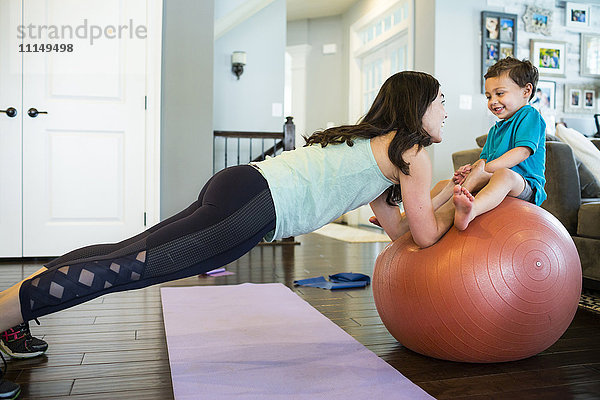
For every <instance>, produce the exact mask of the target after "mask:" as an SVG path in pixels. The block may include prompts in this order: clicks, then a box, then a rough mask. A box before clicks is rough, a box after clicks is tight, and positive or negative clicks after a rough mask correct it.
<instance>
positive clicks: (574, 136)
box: [556, 125, 600, 182]
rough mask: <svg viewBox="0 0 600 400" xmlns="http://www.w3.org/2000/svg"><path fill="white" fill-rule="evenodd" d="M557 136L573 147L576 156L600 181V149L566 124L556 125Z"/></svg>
mask: <svg viewBox="0 0 600 400" xmlns="http://www.w3.org/2000/svg"><path fill="white" fill-rule="evenodd" d="M556 136H558V138H559V139H560V140H562V141H563V142H565V143H567V144H568V145H569V146H571V149H573V153H574V154H575V156H576V157H577V158H578V159H579V160H581V162H582V163H583V164H584V165H585V166H586V167H587V168H588V169H589V171H590V172H591V174H592V175H593V176H594V178H595V179H596V181H597V182H600V150H598V148H597V147H596V146H594V144H593V143H592V142H591V141H590V140H589V139H588V138H587V137H585V136H583V135H582V134H581V133H579V132H577V131H576V130H575V129H571V128H567V127H565V126H564V125H558V126H557V127H556Z"/></svg>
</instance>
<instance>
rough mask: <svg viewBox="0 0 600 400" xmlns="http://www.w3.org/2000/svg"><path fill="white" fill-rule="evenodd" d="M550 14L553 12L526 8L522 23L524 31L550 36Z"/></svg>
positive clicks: (537, 8) (544, 9) (538, 8)
mask: <svg viewBox="0 0 600 400" xmlns="http://www.w3.org/2000/svg"><path fill="white" fill-rule="evenodd" d="M552 14H553V11H552V10H549V9H546V8H540V7H533V6H527V9H526V10H525V14H523V22H525V31H527V32H533V33H541V34H542V35H546V36H549V35H551V34H552Z"/></svg>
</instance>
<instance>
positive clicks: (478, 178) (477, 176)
mask: <svg viewBox="0 0 600 400" xmlns="http://www.w3.org/2000/svg"><path fill="white" fill-rule="evenodd" d="M491 177H492V174H491V173H489V172H487V171H486V170H485V161H483V160H477V161H476V162H475V163H474V164H473V165H472V166H471V170H470V171H469V174H468V175H466V177H465V179H464V181H463V182H462V183H461V185H462V186H463V187H466V188H467V190H469V191H471V192H477V191H479V190H481V188H483V187H484V186H485V185H487V183H488V182H489V181H490V178H491Z"/></svg>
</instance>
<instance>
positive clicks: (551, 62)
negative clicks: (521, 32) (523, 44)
mask: <svg viewBox="0 0 600 400" xmlns="http://www.w3.org/2000/svg"><path fill="white" fill-rule="evenodd" d="M529 57H530V59H531V62H532V64H533V65H535V66H536V67H537V69H538V71H539V72H540V75H548V76H557V77H558V76H560V77H564V76H565V71H566V61H567V44H566V42H559V41H556V40H537V39H531V50H530V55H529Z"/></svg>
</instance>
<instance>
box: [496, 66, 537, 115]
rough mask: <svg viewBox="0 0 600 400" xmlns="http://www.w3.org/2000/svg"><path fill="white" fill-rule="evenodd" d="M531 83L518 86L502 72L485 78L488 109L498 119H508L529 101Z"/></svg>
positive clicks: (531, 88)
mask: <svg viewBox="0 0 600 400" xmlns="http://www.w3.org/2000/svg"><path fill="white" fill-rule="evenodd" d="M532 90H533V85H532V84H531V83H528V84H527V85H525V87H519V85H517V84H516V83H515V81H513V80H512V79H511V78H510V77H509V76H508V73H504V74H502V75H500V76H496V77H494V78H487V79H486V80H485V97H486V98H487V99H488V108H489V110H490V111H491V112H492V113H493V114H494V115H495V116H496V117H498V118H500V119H509V118H510V117H512V116H513V115H515V113H516V112H517V111H518V110H519V109H520V108H521V107H523V106H524V105H526V104H527V102H528V101H529V96H530V95H531V91H532Z"/></svg>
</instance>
